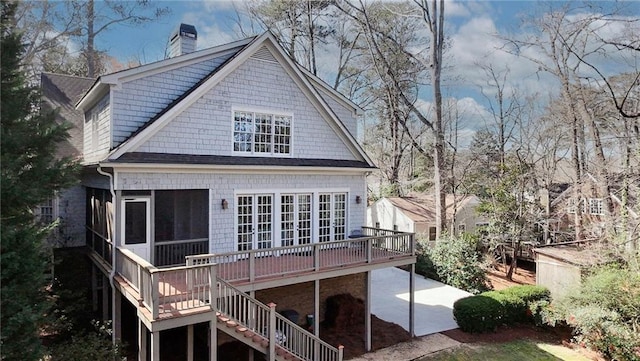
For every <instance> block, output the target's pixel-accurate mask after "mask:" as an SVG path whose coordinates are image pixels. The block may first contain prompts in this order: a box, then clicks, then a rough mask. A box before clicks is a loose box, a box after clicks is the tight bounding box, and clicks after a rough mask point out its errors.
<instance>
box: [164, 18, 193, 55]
mask: <svg viewBox="0 0 640 361" xmlns="http://www.w3.org/2000/svg"><path fill="white" fill-rule="evenodd" d="M197 40H198V32H197V31H196V27H195V26H193V25H189V24H180V26H178V27H177V28H176V30H174V31H173V33H172V34H171V39H170V40H169V57H171V58H173V57H175V56H180V55H184V54H189V53H192V52H194V51H196V41H197Z"/></svg>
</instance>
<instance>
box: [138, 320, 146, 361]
mask: <svg viewBox="0 0 640 361" xmlns="http://www.w3.org/2000/svg"><path fill="white" fill-rule="evenodd" d="M138 361H147V328H146V327H145V325H144V323H142V321H141V320H138Z"/></svg>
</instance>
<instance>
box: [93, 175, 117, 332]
mask: <svg viewBox="0 0 640 361" xmlns="http://www.w3.org/2000/svg"><path fill="white" fill-rule="evenodd" d="M96 170H97V172H98V174H100V175H103V176H105V177H107V178H109V192H110V193H111V202H112V203H113V207H112V209H113V210H114V213H115V210H116V192H115V191H114V189H113V188H114V185H113V175H112V174H110V173H107V172H105V171H103V170H102V167H101V166H100V164H98V168H97V169H96ZM115 223H116V220H115V218H114V219H113V222H111V228H112V229H111V234H112V235H114V236H115V229H114V228H115ZM111 245H112V247H113V248H112V252H111V272H109V284H110V285H111V290H112V292H111V322H112V325H111V327H112V328H113V327H115V325H114V324H113V323H115V320H116V314H115V313H116V287H115V285H114V283H113V278H114V277H115V275H116V240H115V237H114V239H112V240H111ZM103 292H104V291H103ZM112 330H113V329H112ZM116 341H117V340H116V332H111V342H113V344H115V343H116Z"/></svg>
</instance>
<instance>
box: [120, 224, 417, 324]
mask: <svg viewBox="0 0 640 361" xmlns="http://www.w3.org/2000/svg"><path fill="white" fill-rule="evenodd" d="M373 234H374V235H371V236H364V237H361V238H357V239H347V240H340V241H333V242H326V243H312V244H306V245H297V246H290V247H279V248H271V249H260V250H248V251H239V252H230V253H224V254H203V255H193V256H187V257H186V260H185V264H184V265H180V266H175V267H156V266H154V265H152V264H150V263H149V262H147V261H145V260H144V259H142V258H140V257H138V256H136V255H135V254H134V253H132V252H131V251H129V250H127V249H124V248H117V249H116V251H115V252H116V274H117V279H118V282H119V284H120V287H119V288H120V289H121V290H123V291H124V292H126V294H128V296H127V297H128V298H129V299H130V300H131V302H137V303H138V304H139V305H141V306H143V307H144V308H146V310H147V311H148V313H149V320H150V321H156V320H157V321H159V320H161V319H165V318H173V317H184V316H186V315H188V314H193V313H194V312H207V310H209V311H213V310H214V308H213V307H212V305H211V300H212V299H214V298H215V296H214V294H215V291H216V290H212V288H211V286H212V285H214V284H217V283H219V282H218V281H216V280H218V279H221V280H224V281H225V282H228V283H229V284H230V285H232V286H234V287H237V288H239V289H240V290H242V291H244V292H246V291H249V290H258V289H264V288H270V287H277V286H283V285H288V284H295V283H300V282H307V281H311V280H317V279H323V278H330V277H337V276H341V275H347V274H354V273H359V272H364V271H367V270H371V269H375V268H383V267H390V266H396V265H404V264H410V263H414V262H415V253H414V239H413V234H410V233H401V232H393V231H383V230H376V233H373ZM123 294H124V293H123Z"/></svg>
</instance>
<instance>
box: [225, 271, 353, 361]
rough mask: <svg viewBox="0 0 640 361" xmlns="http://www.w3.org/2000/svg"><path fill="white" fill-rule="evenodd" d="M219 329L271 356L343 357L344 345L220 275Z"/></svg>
mask: <svg viewBox="0 0 640 361" xmlns="http://www.w3.org/2000/svg"><path fill="white" fill-rule="evenodd" d="M217 284H218V287H217V288H218V289H217V292H216V293H217V305H216V313H215V315H216V319H217V322H216V325H217V328H218V330H221V331H222V332H224V333H226V334H228V335H230V336H231V337H233V338H235V339H236V340H238V341H241V342H243V343H244V344H246V345H248V346H250V347H252V348H254V349H255V350H258V351H259V352H262V353H264V354H266V355H267V358H268V359H269V360H279V361H283V360H291V361H342V357H343V348H342V346H339V347H337V348H336V347H333V346H331V345H329V344H327V343H326V342H324V341H322V340H321V339H320V338H319V337H316V336H315V335H314V334H312V333H310V332H309V331H307V330H305V329H303V328H302V327H300V326H298V325H296V324H295V323H294V322H292V321H290V320H288V319H287V318H286V317H284V316H282V315H280V314H278V313H277V312H276V305H275V304H273V303H270V304H269V305H265V304H263V303H261V302H260V301H258V300H256V299H255V298H252V297H250V296H249V295H247V294H246V293H244V292H242V291H240V290H238V289H237V288H235V287H233V286H232V285H230V284H229V283H227V282H225V281H224V280H222V279H220V278H219V277H218V278H217Z"/></svg>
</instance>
